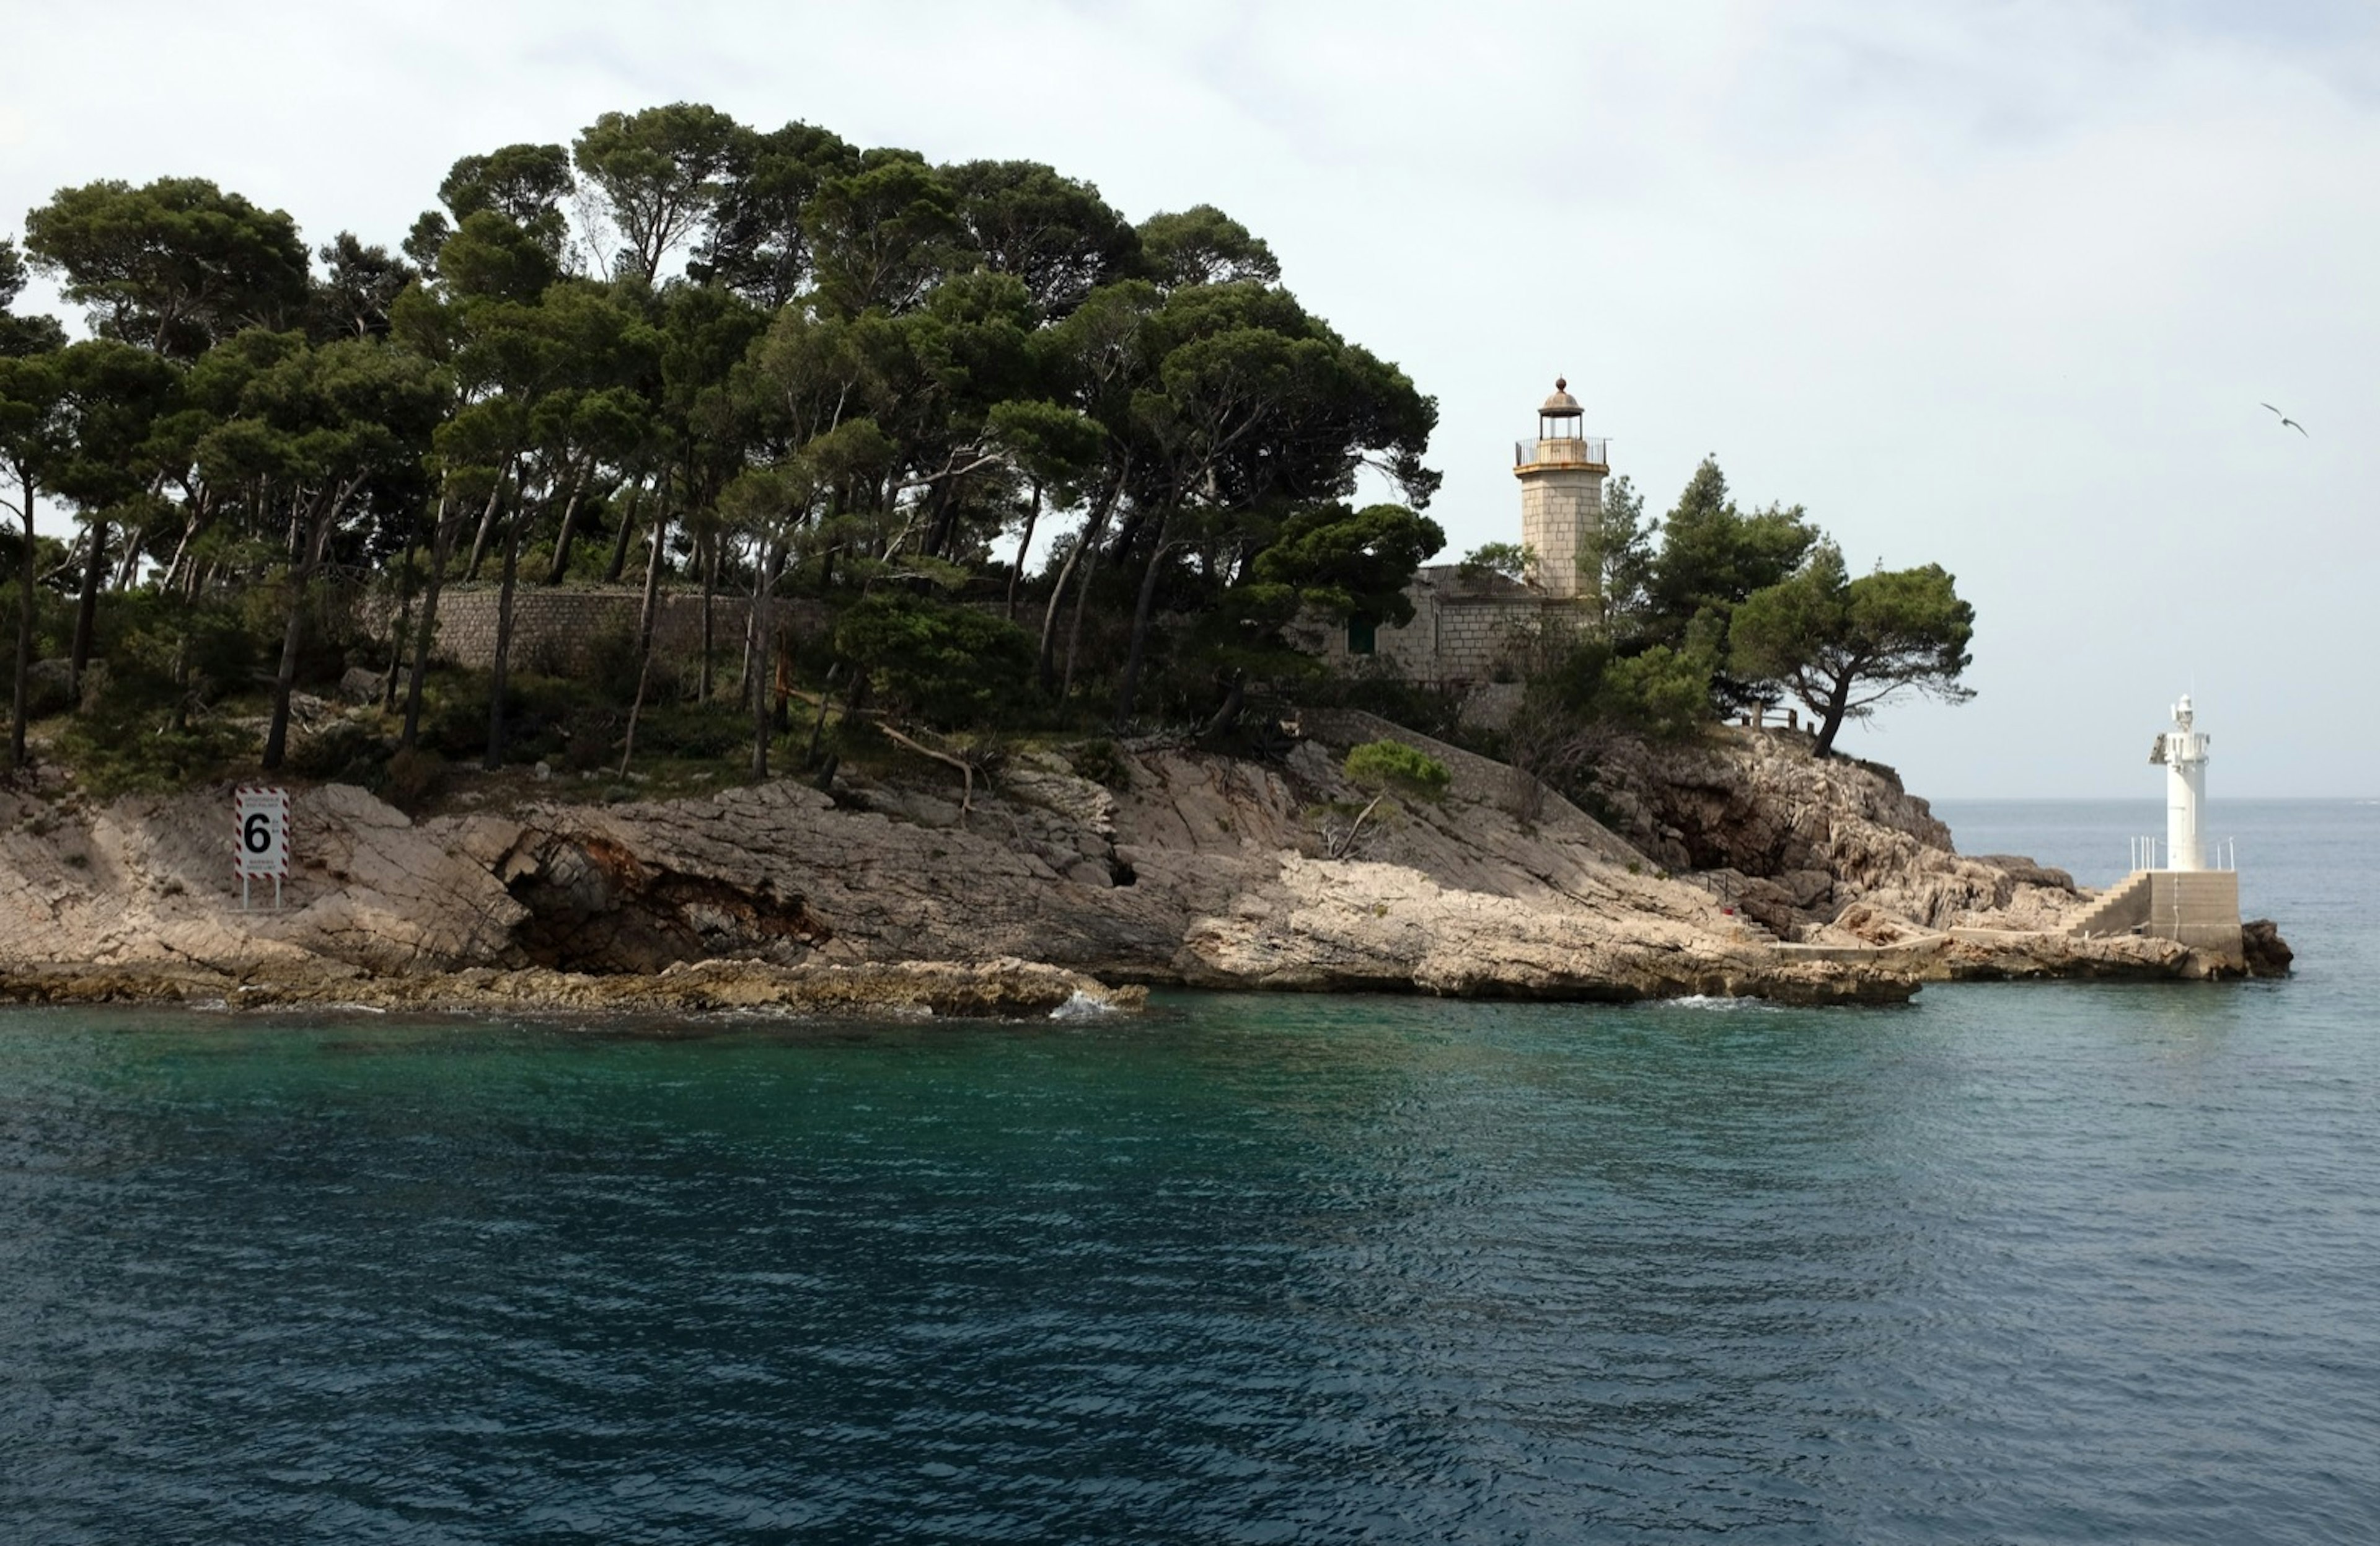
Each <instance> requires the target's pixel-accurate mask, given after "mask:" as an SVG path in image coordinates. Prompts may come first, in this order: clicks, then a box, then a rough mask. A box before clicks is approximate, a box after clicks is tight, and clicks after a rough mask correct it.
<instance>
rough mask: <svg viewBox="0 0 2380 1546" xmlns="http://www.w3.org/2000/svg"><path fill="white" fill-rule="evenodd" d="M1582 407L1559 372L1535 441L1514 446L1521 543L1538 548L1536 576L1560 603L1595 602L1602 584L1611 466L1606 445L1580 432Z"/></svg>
mask: <svg viewBox="0 0 2380 1546" xmlns="http://www.w3.org/2000/svg"><path fill="white" fill-rule="evenodd" d="M1582 416H1583V410H1582V409H1581V408H1579V406H1578V399H1577V398H1575V397H1573V396H1571V395H1570V383H1569V382H1567V381H1565V380H1563V379H1561V378H1560V377H1556V378H1555V379H1554V391H1553V396H1550V397H1548V398H1547V399H1546V400H1545V402H1544V404H1543V405H1542V406H1540V407H1539V408H1538V409H1537V438H1536V441H1535V442H1534V443H1532V442H1530V441H1525V440H1524V441H1522V442H1520V443H1519V444H1516V445H1514V446H1513V447H1512V464H1513V465H1512V476H1513V477H1515V478H1518V479H1519V480H1520V481H1521V541H1522V542H1524V543H1526V544H1528V546H1529V547H1530V548H1532V549H1533V550H1535V551H1536V555H1537V561H1536V568H1535V569H1534V570H1533V571H1531V573H1530V576H1529V578H1530V579H1531V580H1532V581H1533V582H1535V583H1536V586H1537V588H1538V589H1539V590H1542V591H1543V592H1544V593H1545V594H1547V595H1548V596H1552V597H1556V598H1559V599H1561V600H1565V601H1567V600H1572V599H1574V598H1585V599H1589V600H1592V599H1594V597H1595V596H1596V595H1597V592H1598V591H1599V590H1600V589H1601V581H1600V576H1601V574H1602V560H1603V480H1604V479H1605V478H1607V477H1608V476H1609V475H1610V472H1611V468H1610V466H1609V463H1607V462H1606V461H1605V460H1604V443H1603V442H1602V441H1601V440H1599V439H1597V440H1589V439H1587V438H1586V437H1585V435H1583V434H1582V433H1581V432H1580V420H1581V418H1582Z"/></svg>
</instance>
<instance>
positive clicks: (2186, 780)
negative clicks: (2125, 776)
mask: <svg viewBox="0 0 2380 1546" xmlns="http://www.w3.org/2000/svg"><path fill="white" fill-rule="evenodd" d="M2197 719H2198V715H2197V712H2196V711H2195V710H2193V709H2192V707H2191V704H2190V695H2189V694H2188V693H2184V694H2182V698H2181V701H2180V702H2179V703H2177V704H2175V705H2174V706H2173V728H2172V729H2170V730H2168V731H2167V732H2166V733H2165V734H2164V735H2162V736H2158V737H2157V739H2156V746H2155V749H2153V750H2152V751H2151V752H2150V753H2149V761H2152V762H2162V763H2164V764H2165V865H2166V868H2167V869H2168V870H2204V869H2205V868H2206V844H2205V839H2204V837H2202V836H2201V835H2200V834H2199V813H2200V812H2201V811H2202V810H2204V809H2205V807H2206V743H2207V740H2208V737H2207V736H2206V735H2205V733H2204V731H2200V730H2196V729H2193V728H2192V725H2193V724H2196V722H2197Z"/></svg>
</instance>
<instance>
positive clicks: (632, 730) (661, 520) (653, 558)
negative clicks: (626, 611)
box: [620, 509, 669, 778]
mask: <svg viewBox="0 0 2380 1546" xmlns="http://www.w3.org/2000/svg"><path fill="white" fill-rule="evenodd" d="M668 528H669V511H668V510H667V509H663V510H662V512H661V513H660V514H658V515H656V516H654V517H653V545H652V550H651V551H650V553H649V554H647V555H646V557H645V605H644V611H643V613H642V615H640V616H639V617H638V618H637V695H636V697H635V698H634V699H632V700H630V701H629V703H628V733H627V734H626V735H625V736H623V737H621V741H620V776H621V777H622V778H625V777H627V776H628V760H629V759H630V758H632V757H634V756H636V754H637V720H638V719H639V718H640V717H642V716H643V714H644V712H645V684H646V682H647V681H648V680H649V679H650V677H651V676H652V674H653V624H654V621H655V618H654V613H655V612H656V611H658V610H659V607H660V603H661V590H662V538H664V537H666V536H668V535H669V530H668Z"/></svg>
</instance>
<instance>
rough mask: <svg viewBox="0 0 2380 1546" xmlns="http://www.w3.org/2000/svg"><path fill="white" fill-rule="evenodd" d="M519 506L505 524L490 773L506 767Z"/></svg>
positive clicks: (483, 762) (487, 761) (486, 764)
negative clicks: (506, 682) (506, 706)
mask: <svg viewBox="0 0 2380 1546" xmlns="http://www.w3.org/2000/svg"><path fill="white" fill-rule="evenodd" d="M521 515H522V512H521V511H520V509H519V508H518V507H517V506H516V507H515V508H514V510H513V513H512V516H511V517H510V518H509V519H507V520H506V521H505V522H504V578H502V579H501V580H499V581H498V583H497V590H496V659H495V669H494V670H493V671H492V672H491V673H490V680H489V684H488V754H487V755H486V756H485V757H483V758H481V759H480V766H481V767H482V768H485V769H486V770H487V771H488V772H490V773H494V772H495V771H496V770H497V769H499V768H501V767H503V766H504V677H505V676H506V675H507V674H508V673H509V671H510V669H511V666H512V658H511V657H512V650H513V587H514V584H515V582H516V580H517V579H518V578H519V577H520V540H521V529H522V528H523V527H525V526H527V525H528V522H527V521H525V520H523V519H522V518H521Z"/></svg>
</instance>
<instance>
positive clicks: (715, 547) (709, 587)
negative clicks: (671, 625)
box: [695, 531, 719, 703]
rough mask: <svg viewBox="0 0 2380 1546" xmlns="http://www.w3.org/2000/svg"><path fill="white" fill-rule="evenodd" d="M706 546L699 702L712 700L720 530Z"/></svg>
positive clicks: (703, 566) (711, 537) (711, 534)
mask: <svg viewBox="0 0 2380 1546" xmlns="http://www.w3.org/2000/svg"><path fill="white" fill-rule="evenodd" d="M705 547H706V548H707V549H708V551H707V552H706V553H705V554H704V555H703V562H702V685H701V687H700V688H699V689H698V691H697V692H696V694H695V701H696V702H698V703H708V702H710V654H711V647H712V627H711V611H710V603H711V598H712V597H714V596H716V595H717V594H718V593H719V533H718V532H716V531H714V532H712V533H710V538H709V540H708V541H707V542H706V543H705Z"/></svg>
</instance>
